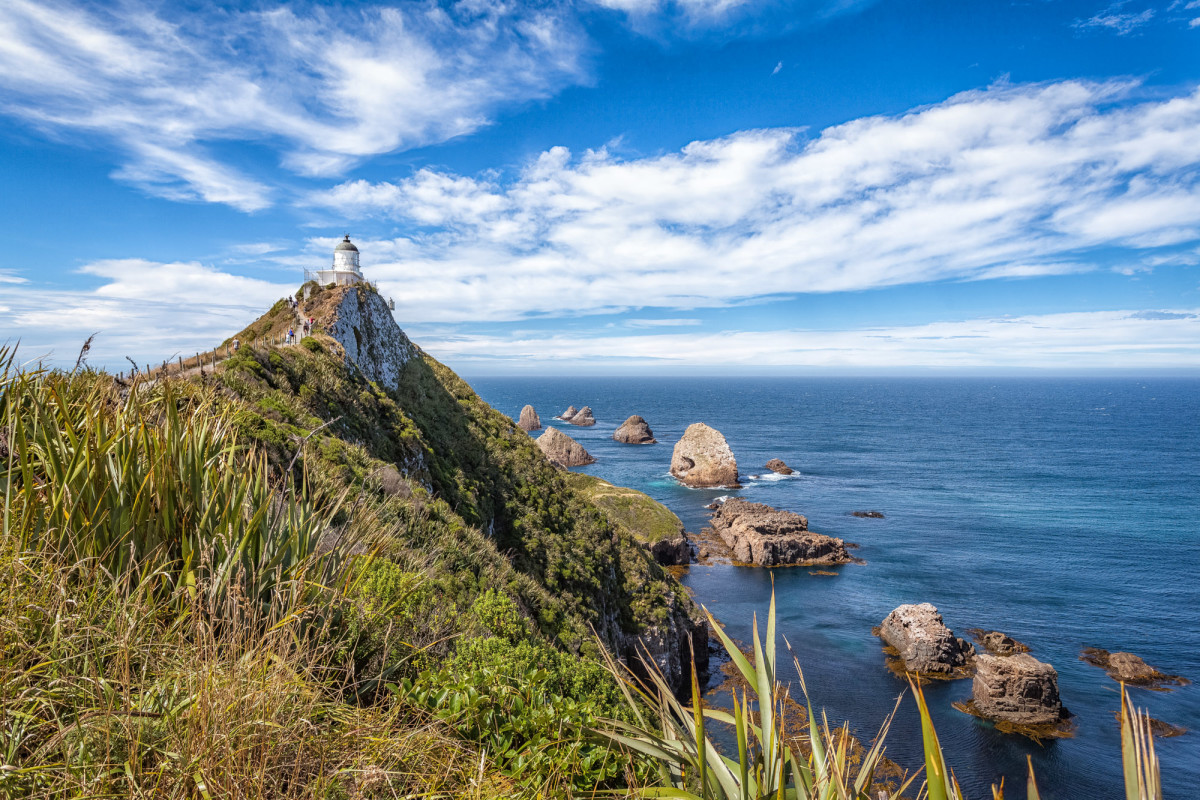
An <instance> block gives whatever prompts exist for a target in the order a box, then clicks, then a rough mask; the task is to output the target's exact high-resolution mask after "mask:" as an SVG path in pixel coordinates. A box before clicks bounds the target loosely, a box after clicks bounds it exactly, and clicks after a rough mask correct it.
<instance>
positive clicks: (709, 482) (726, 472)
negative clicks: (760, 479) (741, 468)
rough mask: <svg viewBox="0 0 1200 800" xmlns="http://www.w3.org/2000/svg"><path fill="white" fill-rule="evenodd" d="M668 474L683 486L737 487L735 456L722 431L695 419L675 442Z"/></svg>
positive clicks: (738, 485)
mask: <svg viewBox="0 0 1200 800" xmlns="http://www.w3.org/2000/svg"><path fill="white" fill-rule="evenodd" d="M671 474H672V475H673V476H675V478H677V479H678V480H679V482H680V483H682V484H683V485H685V486H691V487H692V488H697V489H698V488H711V487H716V486H728V487H730V488H739V487H740V484H739V483H738V465H737V459H735V458H734V457H733V451H732V450H730V449H729V443H728V442H726V441H725V437H724V436H722V435H721V432H720V431H718V430H716V429H714V428H710V427H709V426H707V425H705V424H704V423H703V422H694V423H692V424H691V425H689V426H688V428H687V430H686V431H684V434H683V438H681V439H680V440H679V441H678V442H676V443H675V450H674V452H673V453H672V454H671Z"/></svg>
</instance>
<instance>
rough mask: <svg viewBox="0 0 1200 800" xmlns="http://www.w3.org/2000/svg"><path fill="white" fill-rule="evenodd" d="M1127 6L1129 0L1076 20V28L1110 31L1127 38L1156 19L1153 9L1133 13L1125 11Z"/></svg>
mask: <svg viewBox="0 0 1200 800" xmlns="http://www.w3.org/2000/svg"><path fill="white" fill-rule="evenodd" d="M1127 5H1129V0H1122V2H1119V3H1113V4H1112V5H1111V6H1109V7H1108V8H1106V9H1104V10H1103V11H1101V12H1100V13H1098V14H1096V15H1095V16H1092V17H1089V18H1087V19H1078V20H1075V23H1074V26H1075V27H1076V28H1080V29H1088V28H1091V29H1101V30H1109V31H1112V32H1114V33H1116V34H1117V35H1118V36H1125V35H1126V34H1129V33H1132V32H1133V31H1135V30H1137V29H1138V28H1140V27H1142V26H1143V25H1145V24H1146V23H1147V22H1149V21H1150V20H1151V19H1153V18H1154V9H1153V8H1147V9H1145V10H1143V11H1138V12H1131V11H1125V10H1123V9H1124V8H1125V7H1126V6H1127Z"/></svg>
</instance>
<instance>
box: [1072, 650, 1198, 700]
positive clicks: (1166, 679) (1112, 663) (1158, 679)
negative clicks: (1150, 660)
mask: <svg viewBox="0 0 1200 800" xmlns="http://www.w3.org/2000/svg"><path fill="white" fill-rule="evenodd" d="M1079 660H1080V661H1086V662H1087V663H1089V664H1091V665H1092V666H1095V667H1100V668H1101V669H1103V670H1104V671H1105V672H1107V673H1108V677H1110V678H1112V679H1113V680H1114V681H1121V682H1122V683H1127V684H1129V685H1130V686H1141V687H1143V688H1146V689H1158V690H1160V691H1169V690H1170V687H1172V686H1186V685H1187V684H1188V683H1190V681H1188V679H1187V678H1184V677H1183V676H1181V675H1167V674H1166V673H1163V672H1160V671H1158V670H1157V669H1155V668H1154V667H1152V666H1150V665H1149V664H1147V663H1146V662H1145V661H1143V660H1142V659H1141V658H1139V657H1138V656H1135V655H1134V654H1133V653H1121V652H1118V653H1110V652H1108V651H1107V650H1101V649H1100V648H1099V647H1085V648H1084V649H1083V652H1082V653H1081V654H1080V656H1079Z"/></svg>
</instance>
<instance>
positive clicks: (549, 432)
mask: <svg viewBox="0 0 1200 800" xmlns="http://www.w3.org/2000/svg"><path fill="white" fill-rule="evenodd" d="M537 445H538V447H540V448H542V452H543V453H545V454H546V458H548V459H550V460H551V461H552V462H554V463H555V464H558V465H559V466H562V467H582V466H583V465H584V464H594V463H595V462H596V459H594V458H592V455H591V453H589V452H588V451H587V450H585V449H584V448H583V445H581V444H580V443H579V442H577V441H575V440H574V439H572V438H571V437H570V436H567V435H566V434H565V433H563V432H562V431H560V430H559V429H558V428H547V429H546V432H545V433H543V434H542V435H541V436H539V437H538V438H537Z"/></svg>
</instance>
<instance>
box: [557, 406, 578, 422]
mask: <svg viewBox="0 0 1200 800" xmlns="http://www.w3.org/2000/svg"><path fill="white" fill-rule="evenodd" d="M578 413H579V412H578V411H576V410H575V406H567V410H566V411H564V412H563V413H561V414H559V415H558V418H559V419H561V420H562V421H563V422H570V421H571V417H573V416H575V415H576V414H578Z"/></svg>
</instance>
